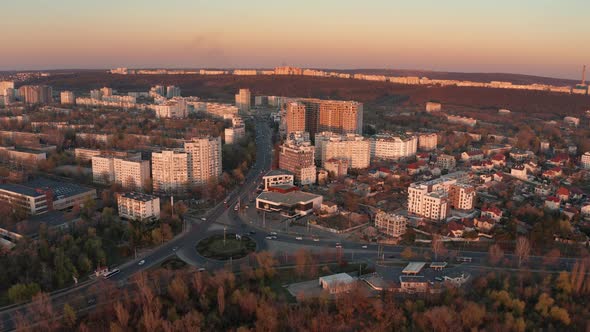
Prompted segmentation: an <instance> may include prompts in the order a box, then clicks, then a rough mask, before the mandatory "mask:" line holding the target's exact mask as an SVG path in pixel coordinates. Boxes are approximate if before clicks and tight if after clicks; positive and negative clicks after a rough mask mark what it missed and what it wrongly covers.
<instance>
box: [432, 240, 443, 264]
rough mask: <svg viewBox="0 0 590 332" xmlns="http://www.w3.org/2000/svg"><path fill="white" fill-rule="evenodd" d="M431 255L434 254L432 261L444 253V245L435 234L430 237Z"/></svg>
mask: <svg viewBox="0 0 590 332" xmlns="http://www.w3.org/2000/svg"><path fill="white" fill-rule="evenodd" d="M431 245H432V253H433V254H434V260H435V261H437V260H438V255H442V254H444V253H445V251H446V249H445V244H444V242H443V241H442V240H441V238H440V235H438V234H435V235H433V236H432V243H431Z"/></svg>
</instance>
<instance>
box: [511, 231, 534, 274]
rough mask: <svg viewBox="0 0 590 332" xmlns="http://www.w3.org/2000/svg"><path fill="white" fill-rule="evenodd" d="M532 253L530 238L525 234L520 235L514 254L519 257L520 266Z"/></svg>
mask: <svg viewBox="0 0 590 332" xmlns="http://www.w3.org/2000/svg"><path fill="white" fill-rule="evenodd" d="M530 253H531V244H530V242H529V240H528V239H527V238H526V237H524V236H520V237H519V238H518V239H516V248H515V249H514V254H515V255H516V257H517V258H518V267H520V266H521V265H522V263H524V262H526V261H528V259H529V255H530Z"/></svg>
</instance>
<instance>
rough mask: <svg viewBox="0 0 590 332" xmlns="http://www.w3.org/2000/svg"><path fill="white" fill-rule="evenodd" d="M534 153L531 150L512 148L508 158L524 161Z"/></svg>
mask: <svg viewBox="0 0 590 332" xmlns="http://www.w3.org/2000/svg"><path fill="white" fill-rule="evenodd" d="M534 155H535V154H534V153H533V152H532V151H522V150H512V151H510V158H512V159H514V160H516V161H524V160H526V159H529V158H531V157H533V156H534Z"/></svg>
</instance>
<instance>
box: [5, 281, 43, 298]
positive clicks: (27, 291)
mask: <svg viewBox="0 0 590 332" xmlns="http://www.w3.org/2000/svg"><path fill="white" fill-rule="evenodd" d="M40 291H41V288H40V287H39V285H38V284H36V283H34V282H32V283H30V284H15V285H13V286H12V287H10V288H9V289H8V299H9V300H10V302H12V303H19V302H24V301H28V300H30V299H31V298H32V297H33V296H35V295H36V294H37V293H39V292H40Z"/></svg>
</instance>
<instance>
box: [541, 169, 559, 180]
mask: <svg viewBox="0 0 590 332" xmlns="http://www.w3.org/2000/svg"><path fill="white" fill-rule="evenodd" d="M560 176H563V171H562V170H561V167H554V168H551V169H548V170H546V171H544V172H543V177H545V178H547V179H555V178H558V177H560Z"/></svg>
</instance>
